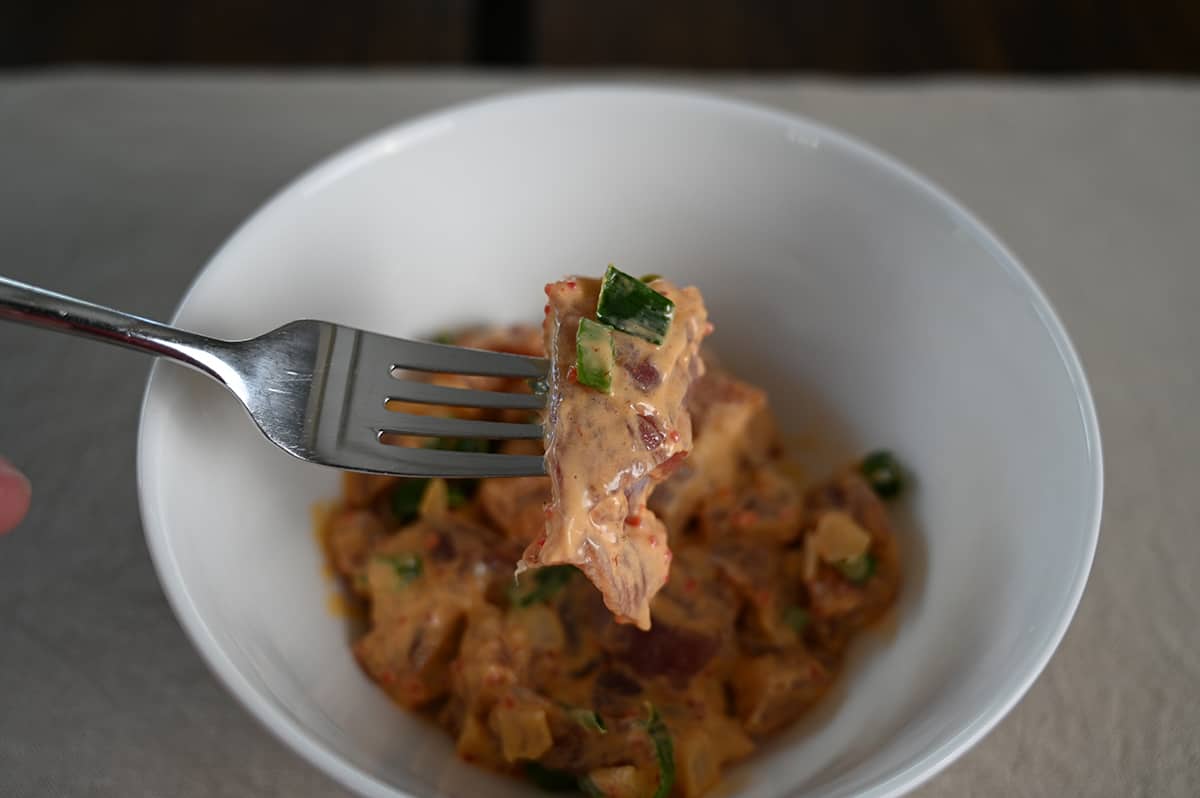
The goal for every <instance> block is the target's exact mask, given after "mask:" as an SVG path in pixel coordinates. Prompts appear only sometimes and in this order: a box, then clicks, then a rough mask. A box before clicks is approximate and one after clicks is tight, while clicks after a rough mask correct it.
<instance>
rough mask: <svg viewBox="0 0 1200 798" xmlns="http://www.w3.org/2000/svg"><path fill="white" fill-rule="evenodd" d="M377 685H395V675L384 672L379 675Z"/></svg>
mask: <svg viewBox="0 0 1200 798" xmlns="http://www.w3.org/2000/svg"><path fill="white" fill-rule="evenodd" d="M379 683H380V684H395V683H396V674H394V673H392V672H391V671H384V672H383V673H381V674H379Z"/></svg>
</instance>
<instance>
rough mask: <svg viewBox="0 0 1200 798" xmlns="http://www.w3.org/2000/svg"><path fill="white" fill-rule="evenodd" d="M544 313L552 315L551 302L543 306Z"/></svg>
mask: <svg viewBox="0 0 1200 798" xmlns="http://www.w3.org/2000/svg"><path fill="white" fill-rule="evenodd" d="M542 313H544V314H546V315H547V316H549V315H550V303H549V302H547V303H546V306H545V307H544V308H542Z"/></svg>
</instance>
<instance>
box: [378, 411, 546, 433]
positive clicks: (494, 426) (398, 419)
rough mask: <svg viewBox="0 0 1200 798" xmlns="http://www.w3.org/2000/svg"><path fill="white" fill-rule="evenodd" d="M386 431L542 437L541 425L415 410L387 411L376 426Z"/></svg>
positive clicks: (381, 430) (383, 431)
mask: <svg viewBox="0 0 1200 798" xmlns="http://www.w3.org/2000/svg"><path fill="white" fill-rule="evenodd" d="M375 426H376V429H378V430H379V431H380V432H382V433H390V434H396V435H421V436H428V437H431V438H500V439H512V438H540V437H542V425H541V424H513V423H510V422H506V421H475V420H472V419H465V418H439V417H437V416H418V415H414V414H412V413H398V412H395V411H391V410H389V411H386V412H385V413H384V414H383V417H382V418H381V419H379V420H378V422H377V424H376V425H375Z"/></svg>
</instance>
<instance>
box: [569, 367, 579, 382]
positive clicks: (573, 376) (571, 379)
mask: <svg viewBox="0 0 1200 798" xmlns="http://www.w3.org/2000/svg"><path fill="white" fill-rule="evenodd" d="M567 381H568V382H573V383H575V384H576V385H578V384H579V374H578V372H576V371H575V367H574V366H571V367H570V368H569V369H567Z"/></svg>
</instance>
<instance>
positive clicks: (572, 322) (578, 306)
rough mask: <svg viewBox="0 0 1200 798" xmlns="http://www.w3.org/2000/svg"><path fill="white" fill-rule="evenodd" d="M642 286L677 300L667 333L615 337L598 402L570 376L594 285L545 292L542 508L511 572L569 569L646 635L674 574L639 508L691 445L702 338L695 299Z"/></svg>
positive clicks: (660, 534) (656, 524)
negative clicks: (542, 519)
mask: <svg viewBox="0 0 1200 798" xmlns="http://www.w3.org/2000/svg"><path fill="white" fill-rule="evenodd" d="M651 287H652V288H654V290H655V291H658V292H659V293H661V294H663V295H665V296H666V297H668V298H669V299H671V300H672V301H674V303H675V314H674V318H673V320H672V322H671V327H670V329H669V331H668V332H667V335H666V337H665V338H664V340H663V342H662V344H661V345H658V346H656V345H655V344H653V343H650V342H648V341H645V340H642V339H641V338H637V337H635V336H632V335H627V334H625V333H622V332H616V331H614V333H613V340H614V353H615V360H616V362H615V365H614V367H613V371H612V392H611V394H604V393H602V392H600V391H597V390H595V389H593V388H589V387H587V386H584V385H580V384H579V383H578V382H576V381H575V379H574V375H575V363H576V343H575V336H576V331H577V329H578V327H579V320H580V318H583V317H585V316H586V317H588V318H594V317H595V311H596V302H597V299H598V297H599V293H600V281H598V280H593V279H586V278H581V277H576V278H572V279H568V280H562V281H560V282H556V283H551V284H549V285H547V286H546V294H547V296H548V297H549V304H548V305H547V306H546V318H545V321H544V324H543V334H544V336H545V340H546V351H547V353H548V354H549V357H550V364H551V366H550V367H551V371H550V397H551V399H550V405H549V409H548V414H547V420H546V471H547V473H548V474H549V475H550V484H551V500H550V503H549V505H548V506H547V508H546V531H545V536H544V537H543V538H540V539H538V540H535V541H534V542H533V543H532V544H530V546H529V548H527V549H526V551H525V556H524V558H523V560H522V563H521V567H519V568H518V572H519V571H520V570H522V569H523V568H525V567H536V566H542V565H556V564H561V563H567V564H571V565H575V566H577V567H578V568H579V569H580V570H581V571H583V572H584V573H585V574H586V575H587V577H588V579H589V580H591V582H592V583H593V584H595V586H596V587H597V588H598V589H599V590H600V593H601V595H602V596H603V597H604V603H605V605H606V606H607V607H608V608H609V610H610V611H612V613H613V614H614V615H615V616H617V619H618V620H624V621H628V622H632V623H634V624H636V625H637V626H638V628H641V629H649V628H650V600H651V599H652V598H653V597H654V595H655V594H656V593H658V591H659V590H660V589H661V588H662V586H663V584H664V583H665V582H666V581H667V574H668V573H669V571H670V567H671V550H670V548H669V546H668V541H667V530H666V527H665V526H664V525H663V524H662V522H661V521H660V520H659V519H658V518H657V516H655V514H654V513H653V512H651V511H650V510H649V509H648V508H647V507H646V501H647V499H648V498H649V495H650V492H651V491H652V490H653V489H654V486H655V485H657V484H658V483H659V482H660V481H662V480H663V479H665V478H666V477H667V476H669V475H670V473H671V472H672V471H673V470H674V469H675V468H676V467H678V465H679V464H680V462H681V461H682V459H683V458H684V457H686V456H687V454H688V452H689V451H690V450H691V448H692V422H691V416H690V414H689V413H688V411H687V409H686V407H685V405H684V398H685V396H686V395H687V392H688V388H689V387H690V386H691V384H692V382H693V380H695V379H696V378H697V377H699V376H700V375H702V374H703V373H704V362H703V360H701V358H700V353H699V348H700V341H701V339H703V337H704V336H705V335H707V334H708V332H709V330H710V329H711V328H710V325H709V323H708V313H707V311H706V310H705V307H704V300H703V298H702V297H701V296H700V292H699V291H698V290H696V289H695V288H682V289H681V288H678V287H676V286H675V285H673V284H671V283H670V282H667V281H666V280H661V279H660V280H655V281H654V282H653V283H651Z"/></svg>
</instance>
